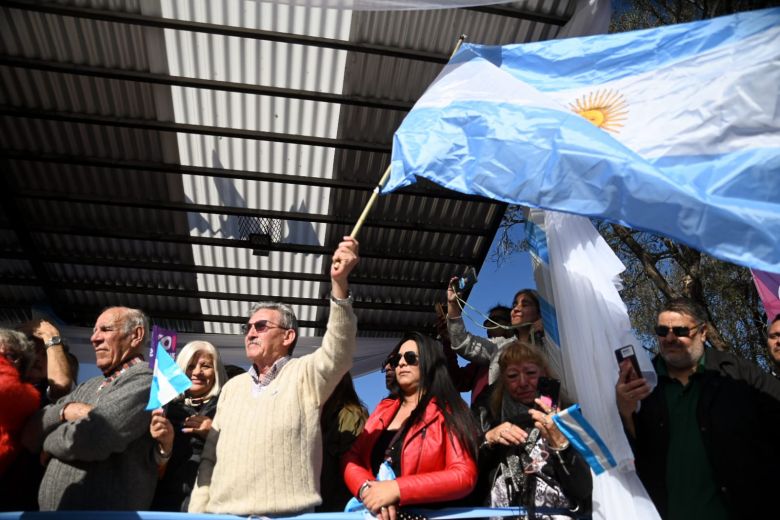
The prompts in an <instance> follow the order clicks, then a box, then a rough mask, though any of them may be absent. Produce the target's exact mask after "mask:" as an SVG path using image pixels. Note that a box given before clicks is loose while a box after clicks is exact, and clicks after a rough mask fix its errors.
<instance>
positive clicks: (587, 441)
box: [553, 404, 617, 475]
mask: <svg viewBox="0 0 780 520" xmlns="http://www.w3.org/2000/svg"><path fill="white" fill-rule="evenodd" d="M553 421H555V425H556V426H557V427H558V429H559V430H560V431H561V433H563V434H564V435H565V436H566V438H567V439H569V442H570V443H571V445H572V446H573V447H574V449H576V450H577V451H578V452H579V453H580V455H582V456H583V457H584V458H585V460H586V461H587V462H588V465H589V466H590V467H591V469H593V472H594V473H595V474H596V475H599V474H601V473H603V472H604V471H606V470H608V469H610V468H614V467H615V466H617V462H615V457H613V456H612V452H610V451H609V448H607V445H606V444H605V443H604V440H603V439H602V438H601V436H600V435H599V434H598V432H597V431H596V429H595V428H594V427H593V426H592V425H591V424H590V423H589V422H588V421H587V420H586V419H585V416H583V415H582V410H581V409H580V405H579V404H574V405H572V406H570V407H568V408H567V409H565V410H563V411H560V412H558V413H557V414H555V415H553Z"/></svg>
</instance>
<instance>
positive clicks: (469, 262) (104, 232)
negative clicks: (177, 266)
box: [0, 224, 482, 271]
mask: <svg viewBox="0 0 780 520" xmlns="http://www.w3.org/2000/svg"><path fill="white" fill-rule="evenodd" d="M27 228H28V231H30V232H33V233H47V234H53V235H74V236H84V237H92V238H109V239H116V240H137V241H139V242H165V243H171V244H187V245H201V246H211V247H236V248H242V249H253V246H252V245H251V244H250V243H249V242H248V241H246V240H239V239H237V238H212V237H199V236H192V235H176V234H170V233H159V232H156V231H155V230H151V229H150V230H148V231H146V232H144V233H141V232H132V231H125V230H120V229H117V228H110V229H101V228H90V227H86V226H53V225H36V224H28V226H27ZM0 229H2V227H0ZM334 248H335V244H334V245H333V246H332V247H331V246H311V245H304V244H279V243H277V244H271V245H270V246H269V248H268V249H269V250H270V251H278V252H285V253H305V254H312V255H332V254H333V249H334ZM360 256H361V257H362V258H373V259H379V260H399V261H405V262H434V263H444V264H452V265H453V266H455V268H454V271H457V269H461V270H462V269H463V268H464V267H466V266H474V267H475V268H477V269H479V268H480V266H481V265H482V261H481V260H480V259H477V258H472V257H460V256H457V257H456V256H446V255H431V254H428V252H427V251H426V252H417V251H398V250H397V249H396V250H387V251H380V250H372V249H370V248H368V247H365V246H362V247H361V249H360Z"/></svg>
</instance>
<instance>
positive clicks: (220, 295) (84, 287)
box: [0, 275, 443, 313]
mask: <svg viewBox="0 0 780 520" xmlns="http://www.w3.org/2000/svg"><path fill="white" fill-rule="evenodd" d="M0 283H2V284H4V285H18V286H23V287H37V286H40V285H41V282H40V281H39V280H37V279H33V278H22V277H18V276H9V275H0ZM48 286H49V287H50V288H52V289H57V290H61V291H87V292H103V293H116V294H141V295H151V296H165V297H169V298H189V299H197V300H221V301H232V302H248V303H252V302H261V301H279V302H282V303H286V304H288V305H309V306H316V307H327V306H329V305H330V298H328V297H327V296H324V297H322V298H301V297H297V296H272V295H268V294H241V293H234V292H222V291H200V290H193V289H181V288H171V287H155V286H149V285H146V286H138V285H113V284H109V283H106V282H103V283H101V281H92V282H89V283H87V282H65V281H62V280H52V279H51V278H50V279H49V280H48ZM442 292H443V289H442ZM434 303H435V301H431V302H430V303H428V304H412V303H387V302H375V301H361V300H359V299H357V298H356V299H355V301H354V303H353V305H352V306H353V307H354V308H355V309H373V310H382V311H401V312H424V313H430V312H432V309H433V304H434Z"/></svg>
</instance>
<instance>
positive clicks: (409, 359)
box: [387, 350, 420, 368]
mask: <svg viewBox="0 0 780 520" xmlns="http://www.w3.org/2000/svg"><path fill="white" fill-rule="evenodd" d="M401 357H402V356H401V354H400V353H398V354H393V355H392V356H390V357H388V358H387V362H388V364H389V365H390V366H391V367H393V368H397V367H398V364H399V363H400V362H401ZM403 358H404V360H405V361H406V364H407V365H411V366H415V365H417V362H418V361H420V357H419V356H418V355H417V353H415V352H412V351H411V350H410V351H408V352H404V353H403Z"/></svg>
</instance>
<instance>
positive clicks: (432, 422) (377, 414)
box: [341, 399, 477, 506]
mask: <svg viewBox="0 0 780 520" xmlns="http://www.w3.org/2000/svg"><path fill="white" fill-rule="evenodd" d="M400 405H401V402H400V400H398V399H384V400H383V401H382V402H380V403H379V405H377V407H376V410H374V413H372V414H371V416H370V417H369V418H368V421H366V426H365V427H364V429H363V433H361V434H360V436H359V437H358V438H357V439H356V440H355V443H354V444H353V445H352V448H351V449H350V450H349V451H348V452H347V453H346V454H345V455H344V457H343V458H342V461H341V465H342V468H343V469H344V481H345V482H346V484H347V487H348V488H349V490H350V492H351V493H352V494H353V495H357V492H358V489H359V488H360V486H361V485H362V484H363V483H364V482H365V481H366V480H375V475H374V474H373V473H372V472H371V450H372V449H373V448H374V444H376V441H377V439H378V438H379V436H380V434H381V433H382V432H383V431H384V430H385V429H387V427H388V426H389V425H390V423H391V422H392V420H393V417H394V416H395V414H396V412H397V411H398V408H399V407H400ZM476 481H477V465H476V463H475V461H474V459H473V458H472V457H471V456H470V455H469V454H468V452H467V451H466V450H465V449H464V448H463V446H462V445H461V443H460V442H459V441H458V439H457V437H455V435H448V434H447V427H446V426H445V424H444V416H443V415H442V413H441V412H440V411H439V410H438V408H436V405H435V404H434V403H433V402H430V403H428V406H427V408H426V409H425V415H424V417H423V420H422V421H420V422H418V423H417V424H415V425H414V426H413V427H412V428H411V429H410V430H409V431H408V432H407V434H406V437H404V440H403V447H402V449H401V475H400V476H396V482H397V483H398V488H399V489H400V491H401V500H400V502H399V505H402V506H404V505H410V504H433V503H436V502H445V501H449V500H456V499H459V498H463V497H464V496H466V495H467V494H468V493H470V492H471V490H472V489H473V488H474V485H475V484H476Z"/></svg>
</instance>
